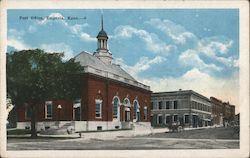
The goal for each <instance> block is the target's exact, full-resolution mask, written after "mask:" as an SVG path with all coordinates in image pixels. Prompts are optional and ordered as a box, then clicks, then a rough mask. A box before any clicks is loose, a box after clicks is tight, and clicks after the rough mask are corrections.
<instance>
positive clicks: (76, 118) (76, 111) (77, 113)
mask: <svg viewBox="0 0 250 158" xmlns="http://www.w3.org/2000/svg"><path fill="white" fill-rule="evenodd" d="M80 109H81V108H80V107H77V108H74V121H81V111H80Z"/></svg>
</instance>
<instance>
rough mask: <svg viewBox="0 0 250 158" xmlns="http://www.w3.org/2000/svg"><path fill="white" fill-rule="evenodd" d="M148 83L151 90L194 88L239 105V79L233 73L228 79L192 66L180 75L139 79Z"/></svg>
mask: <svg viewBox="0 0 250 158" xmlns="http://www.w3.org/2000/svg"><path fill="white" fill-rule="evenodd" d="M141 81H142V82H143V83H144V84H146V85H149V86H150V87H151V90H152V91H153V92H163V91H176V90H179V89H182V90H194V91H196V92H198V93H200V94H202V95H204V96H206V97H208V98H209V97H211V96H214V97H217V98H220V99H222V100H223V101H229V102H230V103H232V104H235V105H236V110H238V107H239V96H238V95H235V94H239V79H238V74H234V75H233V76H232V77H231V78H228V79H219V78H216V77H211V76H209V75H208V74H206V73H204V72H201V71H199V70H198V69H197V68H193V69H191V70H189V71H187V72H186V73H185V74H183V75H182V76H180V77H177V78H173V77H166V78H153V79H147V80H145V79H144V80H141Z"/></svg>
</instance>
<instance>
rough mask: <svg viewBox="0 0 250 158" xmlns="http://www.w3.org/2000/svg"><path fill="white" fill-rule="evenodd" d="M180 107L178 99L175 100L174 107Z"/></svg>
mask: <svg viewBox="0 0 250 158" xmlns="http://www.w3.org/2000/svg"><path fill="white" fill-rule="evenodd" d="M177 108H178V102H177V100H175V101H174V109H177Z"/></svg>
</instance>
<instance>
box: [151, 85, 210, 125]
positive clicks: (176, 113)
mask: <svg viewBox="0 0 250 158" xmlns="http://www.w3.org/2000/svg"><path fill="white" fill-rule="evenodd" d="M151 109H152V110H151V125H152V126H154V127H157V126H168V125H170V124H172V123H176V122H178V123H179V124H180V125H182V126H183V127H203V126H208V125H210V123H211V110H212V108H211V103H210V100H209V99H208V98H206V97H205V96H203V95H201V94H199V93H197V92H194V91H192V90H179V91H171V92H159V93H152V95H151Z"/></svg>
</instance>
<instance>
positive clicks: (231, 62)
mask: <svg viewBox="0 0 250 158" xmlns="http://www.w3.org/2000/svg"><path fill="white" fill-rule="evenodd" d="M197 45H198V48H197V50H198V51H199V52H200V53H203V54H205V55H206V56H208V57H210V58H212V59H214V60H216V61H218V62H220V63H222V64H224V65H225V66H227V67H238V66H239V65H238V64H237V63H238V59H236V58H235V57H232V56H228V57H222V56H220V55H226V54H227V53H228V51H229V49H230V48H231V47H232V45H233V41H232V40H229V39H219V38H218V37H216V36H215V37H209V38H203V39H201V40H200V41H199V42H198V44H197Z"/></svg>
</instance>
